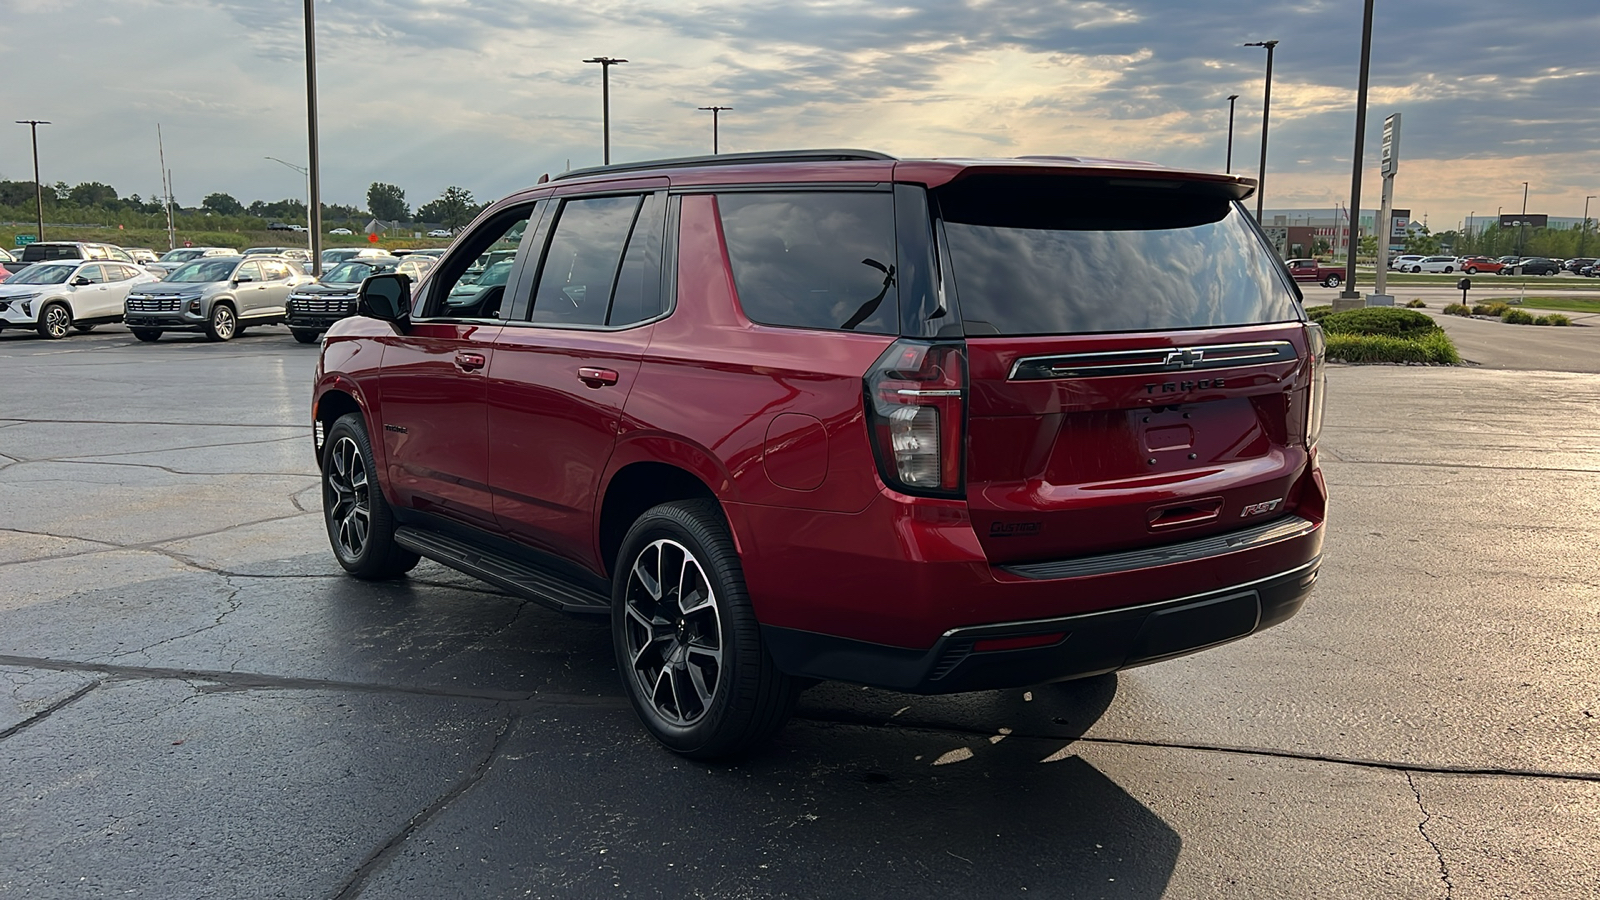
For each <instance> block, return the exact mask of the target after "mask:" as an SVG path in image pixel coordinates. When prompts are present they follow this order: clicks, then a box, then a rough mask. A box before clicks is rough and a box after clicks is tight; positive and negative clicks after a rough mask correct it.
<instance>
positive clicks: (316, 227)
mask: <svg viewBox="0 0 1600 900" xmlns="http://www.w3.org/2000/svg"><path fill="white" fill-rule="evenodd" d="M311 7H312V0H306V140H307V142H308V143H309V144H310V145H311V153H310V155H309V156H308V157H307V159H306V163H307V165H306V168H307V170H308V174H307V175H306V193H307V194H309V195H310V197H308V198H307V199H308V200H309V201H310V202H309V203H308V204H307V205H306V222H307V223H308V224H307V225H306V227H307V228H310V229H311V239H310V242H309V244H310V247H311V277H313V278H321V277H322V174H321V168H320V166H321V162H320V158H319V156H318V155H317V25H316V19H315V18H314V17H313V11H312V8H311Z"/></svg>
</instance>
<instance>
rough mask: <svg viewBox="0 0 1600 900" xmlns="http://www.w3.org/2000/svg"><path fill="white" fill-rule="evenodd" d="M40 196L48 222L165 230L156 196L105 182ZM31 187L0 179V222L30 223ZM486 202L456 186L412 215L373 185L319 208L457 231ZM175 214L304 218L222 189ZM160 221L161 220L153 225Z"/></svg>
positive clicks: (290, 208) (402, 198) (248, 219)
mask: <svg viewBox="0 0 1600 900" xmlns="http://www.w3.org/2000/svg"><path fill="white" fill-rule="evenodd" d="M43 188H44V189H43V191H42V192H41V193H40V198H41V199H42V200H43V203H44V208H45V211H46V216H47V218H49V219H51V220H54V221H57V222H62V221H68V220H70V221H73V222H76V223H84V224H88V223H94V224H106V225H137V226H152V227H153V226H156V225H160V226H162V227H164V226H165V219H166V206H165V205H164V204H163V203H162V200H161V198H160V197H148V198H146V197H141V196H139V195H138V194H129V195H128V196H126V197H124V196H122V195H120V194H119V193H118V192H117V189H116V188H114V187H112V186H111V185H109V184H103V183H101V182H98V181H86V182H82V183H80V184H77V185H68V184H67V183H66V182H64V181H58V182H56V183H55V184H53V185H49V184H47V185H44V186H43ZM35 202H36V201H35V195H34V183H33V182H32V181H0V218H4V219H7V220H13V221H24V222H25V221H31V220H32V219H33V218H34V214H35V209H34V206H35ZM486 205H487V204H480V203H478V202H476V201H475V200H474V199H473V197H472V192H471V191H469V190H467V189H465V188H462V187H457V186H455V185H451V186H450V187H448V188H445V190H444V192H443V193H442V194H440V195H439V197H438V198H437V199H434V200H432V201H429V202H428V203H425V204H423V205H422V206H420V207H418V208H417V210H416V212H415V213H413V212H412V211H411V208H410V206H409V205H408V204H407V202H406V194H405V191H404V190H402V189H401V188H400V187H398V186H397V185H393V184H385V183H383V182H378V181H374V182H373V183H372V186H371V187H369V188H368V189H367V208H366V209H365V210H362V209H359V208H357V207H355V206H350V205H348V204H340V203H324V204H322V221H323V223H324V224H325V225H326V224H330V223H331V224H350V225H359V224H360V220H363V219H366V218H369V217H370V218H373V219H378V220H380V221H384V222H399V223H412V222H416V223H439V224H441V225H443V226H444V227H446V228H458V227H460V226H462V225H465V224H467V223H468V222H470V221H472V219H473V217H474V216H476V215H477V214H478V213H479V212H481V211H482V210H483V208H484V206H486ZM172 213H173V216H174V217H176V218H178V219H180V220H182V221H183V222H185V223H190V222H191V221H192V220H195V219H205V220H208V221H207V223H206V224H207V225H208V226H211V227H219V228H245V229H249V228H259V227H260V222H259V221H252V220H267V221H268V222H285V223H290V224H293V223H297V222H304V221H305V220H306V204H305V201H304V200H297V199H292V198H290V199H284V200H274V201H266V200H253V201H251V202H250V203H249V204H245V203H243V202H241V201H240V200H238V199H237V198H235V197H234V196H233V195H231V194H228V193H224V192H221V191H218V192H214V193H210V194H207V195H206V196H205V199H204V200H202V201H201V202H200V205H199V206H190V207H184V206H178V205H174V206H173V208H172ZM157 220H159V221H157Z"/></svg>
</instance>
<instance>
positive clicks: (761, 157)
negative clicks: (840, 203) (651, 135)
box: [550, 150, 894, 181]
mask: <svg viewBox="0 0 1600 900" xmlns="http://www.w3.org/2000/svg"><path fill="white" fill-rule="evenodd" d="M873 159H875V160H893V159H894V157H892V156H889V155H888V154H886V153H879V152H877V151H875V150H761V151H757V152H755V153H721V154H718V155H716V156H680V157H678V158H676V159H647V160H644V161H643V162H634V163H616V164H613V165H609V166H589V167H588V168H585V169H573V170H571V171H569V172H562V173H561V174H560V175H552V176H550V180H551V181H560V180H562V179H564V178H581V177H583V176H586V175H612V174H616V173H619V172H648V171H650V170H652V169H679V168H683V167H686V166H747V165H761V164H765V163H795V162H846V161H851V160H873Z"/></svg>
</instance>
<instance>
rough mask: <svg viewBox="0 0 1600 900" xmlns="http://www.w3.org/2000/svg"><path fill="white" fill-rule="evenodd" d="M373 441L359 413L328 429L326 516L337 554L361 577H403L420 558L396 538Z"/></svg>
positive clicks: (324, 451) (324, 455)
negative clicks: (376, 467)
mask: <svg viewBox="0 0 1600 900" xmlns="http://www.w3.org/2000/svg"><path fill="white" fill-rule="evenodd" d="M372 459H373V455H372V444H371V442H370V441H368V440H367V426H366V425H365V424H364V423H363V422H362V421H361V414H360V413H349V414H346V415H344V416H341V417H340V418H339V421H337V422H335V423H333V427H332V428H330V429H328V437H327V441H326V443H324V444H323V447H322V517H323V519H324V521H325V522H326V524H327V526H328V542H329V543H330V544H332V545H333V555H334V556H335V557H336V558H337V559H338V560H339V565H341V566H343V567H344V570H345V571H346V572H349V573H350V574H352V575H354V576H356V577H357V578H367V579H374V580H376V579H383V578H395V577H398V576H400V575H404V574H405V573H406V572H409V571H411V569H412V568H413V567H414V566H416V564H417V560H418V556H417V554H415V553H412V552H411V551H410V550H407V549H405V548H404V547H402V546H400V545H399V544H397V543H395V540H394V514H393V513H392V512H391V511H390V510H389V503H388V501H386V500H385V499H384V498H383V489H382V488H381V487H380V486H379V485H378V477H377V472H376V471H375V470H374V469H373V467H372Z"/></svg>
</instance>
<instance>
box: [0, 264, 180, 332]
mask: <svg viewBox="0 0 1600 900" xmlns="http://www.w3.org/2000/svg"><path fill="white" fill-rule="evenodd" d="M155 280H156V277H155V276H154V275H151V274H150V273H149V272H146V271H145V270H144V269H143V268H142V267H140V266H137V265H134V264H133V263H131V262H120V261H116V260H74V259H59V260H52V261H49V262H41V263H35V264H33V265H30V266H27V267H26V268H25V269H24V270H23V271H21V272H18V273H17V274H16V276H15V277H14V278H9V279H7V280H6V282H5V283H4V284H0V328H32V329H34V330H36V331H38V332H39V334H40V335H41V336H43V337H47V338H57V339H59V338H64V337H66V336H67V334H68V333H69V332H70V331H71V330H72V329H74V328H76V329H77V330H78V331H81V332H88V331H92V330H93V329H94V327H95V326H96V325H103V324H106V323H108V322H120V321H122V302H123V299H124V298H126V297H127V296H128V292H129V290H130V289H131V288H134V287H137V286H142V285H144V284H150V283H154V282H155Z"/></svg>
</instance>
